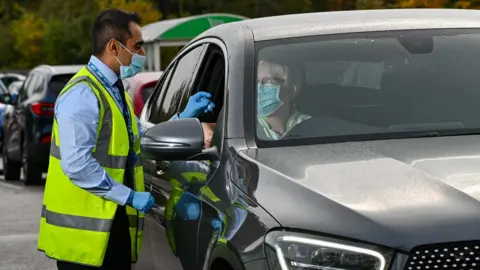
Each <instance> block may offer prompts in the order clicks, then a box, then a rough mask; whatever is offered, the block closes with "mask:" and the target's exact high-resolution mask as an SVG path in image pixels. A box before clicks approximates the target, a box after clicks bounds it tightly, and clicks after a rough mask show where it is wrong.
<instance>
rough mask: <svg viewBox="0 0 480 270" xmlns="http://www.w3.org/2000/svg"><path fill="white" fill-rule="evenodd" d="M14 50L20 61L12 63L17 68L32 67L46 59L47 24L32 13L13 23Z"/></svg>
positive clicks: (27, 13)
mask: <svg viewBox="0 0 480 270" xmlns="http://www.w3.org/2000/svg"><path fill="white" fill-rule="evenodd" d="M11 27H12V38H13V49H14V50H15V51H16V52H18V56H19V59H17V60H16V61H14V62H13V63H12V66H15V67H30V66H32V65H35V64H37V63H40V62H41V61H42V59H44V53H43V52H42V46H43V36H44V33H45V28H46V23H45V21H44V20H43V19H41V18H39V17H37V16H35V14H33V13H31V12H26V13H25V14H24V15H23V16H22V17H21V18H20V19H18V20H16V21H14V22H12V24H11Z"/></svg>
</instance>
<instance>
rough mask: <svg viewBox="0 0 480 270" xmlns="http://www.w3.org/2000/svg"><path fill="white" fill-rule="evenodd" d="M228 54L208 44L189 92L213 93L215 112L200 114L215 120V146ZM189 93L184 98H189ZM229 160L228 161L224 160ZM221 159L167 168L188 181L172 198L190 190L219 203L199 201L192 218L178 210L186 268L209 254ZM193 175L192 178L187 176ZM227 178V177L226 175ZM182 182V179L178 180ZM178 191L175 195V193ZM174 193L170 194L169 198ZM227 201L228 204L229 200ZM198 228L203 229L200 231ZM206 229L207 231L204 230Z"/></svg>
mask: <svg viewBox="0 0 480 270" xmlns="http://www.w3.org/2000/svg"><path fill="white" fill-rule="evenodd" d="M225 59H226V58H225V57H224V54H223V51H222V49H221V48H220V47H219V46H218V45H216V44H208V47H207V49H206V52H205V57H204V58H203V61H202V62H201V63H199V65H200V67H199V72H197V73H196V76H195V78H194V79H193V84H192V86H191V92H190V93H188V96H190V95H192V94H194V93H196V92H198V91H207V92H210V93H211V95H212V101H214V103H215V105H216V106H215V109H214V110H213V112H208V113H203V114H201V115H200V116H199V117H198V118H199V120H200V121H201V122H202V123H216V125H217V126H216V129H215V135H214V140H213V141H214V143H215V144H216V147H217V148H218V149H220V153H222V151H221V149H222V148H223V147H222V143H223V126H224V122H223V121H224V120H223V117H221V115H222V113H223V112H224V111H225V109H224V108H223V103H224V96H225V66H226V63H225ZM188 96H186V97H184V98H183V99H182V100H186V99H187V98H188ZM185 106H186V104H185V103H182V102H178V105H177V104H176V105H175V107H178V109H177V111H182V110H183V109H184V107H185ZM228 156H229V153H226V154H225V156H224V160H226V161H228V160H230V159H229V158H227V157H228ZM224 164H226V163H224ZM222 166H223V165H221V162H220V161H219V160H198V161H196V160H195V161H194V160H189V161H172V162H171V163H170V167H169V168H168V169H167V171H166V172H165V174H166V175H172V177H173V176H174V177H175V178H177V177H180V178H181V177H182V176H181V175H184V176H185V177H184V179H185V180H187V181H188V183H187V184H184V185H182V187H181V190H180V194H178V197H177V198H176V199H173V200H175V201H176V200H178V199H179V198H181V197H182V196H187V194H190V195H193V196H194V197H196V198H197V200H198V202H201V200H203V199H202V198H206V200H210V201H211V202H217V204H216V205H212V204H208V203H203V202H202V203H200V204H199V205H201V211H200V217H199V218H197V219H193V220H185V219H184V217H181V216H180V215H178V214H177V213H175V218H174V219H173V222H172V223H173V225H174V236H175V246H176V250H177V253H178V254H179V258H180V260H181V262H182V266H183V268H184V269H186V270H190V269H192V270H193V269H201V268H202V265H203V263H204V261H205V257H206V256H207V250H208V246H209V242H210V239H211V238H212V237H211V236H212V233H214V230H213V229H212V226H211V222H212V221H213V220H214V219H216V218H218V217H219V216H218V213H219V211H220V212H221V210H217V209H215V207H217V206H218V203H219V202H218V198H217V197H216V194H215V193H212V192H211V191H212V189H210V188H209V186H208V182H209V181H210V179H211V178H212V176H213V175H215V174H216V172H217V170H218V169H219V168H220V167H222ZM187 175H190V176H191V178H190V179H188V176H187ZM223 180H225V179H223ZM179 182H180V181H179ZM176 193H177V192H175V195H174V196H176ZM171 199H172V197H171V198H170V200H171ZM227 205H228V204H227ZM199 232H201V233H200V234H199ZM204 232H205V233H206V234H204Z"/></svg>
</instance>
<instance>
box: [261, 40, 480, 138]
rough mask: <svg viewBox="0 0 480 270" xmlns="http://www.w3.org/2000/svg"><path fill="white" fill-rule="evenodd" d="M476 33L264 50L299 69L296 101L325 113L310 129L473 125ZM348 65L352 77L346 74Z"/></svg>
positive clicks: (478, 58)
mask: <svg viewBox="0 0 480 270" xmlns="http://www.w3.org/2000/svg"><path fill="white" fill-rule="evenodd" d="M479 39H480V36H478V35H474V36H473V38H472V36H471V35H464V36H455V35H453V36H430V37H427V38H425V37H423V36H422V37H421V38H417V37H413V38H411V39H395V38H386V39H380V38H376V39H374V38H372V39H364V38H355V39H346V40H334V41H327V42H322V41H321V42H310V43H299V44H295V45H285V46H278V48H275V47H271V48H268V50H270V51H269V52H268V54H267V55H265V56H264V57H265V58H268V57H269V56H268V55H271V56H270V57H271V59H272V61H276V62H280V63H283V64H286V65H288V66H290V67H294V68H295V69H300V70H301V73H302V74H303V76H302V77H301V78H300V80H301V81H297V82H296V83H297V84H299V85H301V89H302V92H301V93H300V95H299V96H298V97H297V100H296V101H295V105H296V108H297V110H299V111H301V112H302V113H306V114H309V115H311V116H313V117H312V118H316V120H319V119H324V120H323V122H322V121H316V122H315V126H319V125H322V126H323V128H321V129H318V130H317V131H315V133H316V134H315V135H314V136H329V135H348V134H358V133H372V132H384V133H388V132H394V131H415V130H441V129H449V130H451V129H462V128H478V127H480V118H479V117H478V115H480V106H478V104H479V103H480V91H477V89H478V85H479V83H480V76H478V74H477V70H478V67H479V65H478V63H480V54H479V49H478V41H479ZM415 46H417V47H415ZM318 52H322V53H318ZM261 53H262V52H261V51H260V52H259V54H261ZM280 56H281V57H280ZM339 63H342V64H343V66H342V65H339ZM372 64H376V65H372ZM378 67H381V68H378ZM352 70H354V72H353V74H354V75H355V73H356V76H357V78H355V80H350V81H349V80H346V78H345V75H346V74H347V73H348V72H350V71H352ZM360 71H361V72H360ZM350 73H352V72H350ZM369 73H370V74H369ZM312 78H313V79H312ZM295 79H296V80H298V78H295ZM362 80H363V82H362ZM368 80H370V82H369V81H368ZM325 125H327V126H329V128H328V129H325V128H324V127H325ZM343 127H344V128H343ZM292 131H293V130H292ZM304 131H305V132H308V133H305V134H303V135H304V136H307V135H308V136H311V135H313V134H312V129H305V130H304ZM299 133H300V134H301V133H302V132H299ZM297 135H298V133H297Z"/></svg>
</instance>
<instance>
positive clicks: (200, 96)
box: [178, 92, 215, 119]
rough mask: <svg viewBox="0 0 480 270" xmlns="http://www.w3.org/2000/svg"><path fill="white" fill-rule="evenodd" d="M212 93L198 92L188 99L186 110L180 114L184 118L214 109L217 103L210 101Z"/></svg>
mask: <svg viewBox="0 0 480 270" xmlns="http://www.w3.org/2000/svg"><path fill="white" fill-rule="evenodd" d="M211 97H212V95H211V94H210V93H207V92H198V93H196V94H195V95H193V96H191V97H190V98H189V99H188V103H187V106H186V107H185V110H183V112H181V113H180V114H179V115H178V116H179V117H180V118H181V119H182V118H194V117H198V116H199V115H200V114H201V113H202V112H208V111H212V110H213V108H215V104H213V102H212V101H210V98H211Z"/></svg>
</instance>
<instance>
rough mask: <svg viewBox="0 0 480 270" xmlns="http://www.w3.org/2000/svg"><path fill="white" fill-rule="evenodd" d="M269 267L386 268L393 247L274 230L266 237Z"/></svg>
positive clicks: (278, 269) (276, 269) (281, 269)
mask: <svg viewBox="0 0 480 270" xmlns="http://www.w3.org/2000/svg"><path fill="white" fill-rule="evenodd" d="M265 242H266V245H265V248H266V256H267V260H268V264H269V266H270V269H271V270H300V269H302V270H310V269H321V270H385V269H387V267H388V266H389V263H390V260H391V258H392V254H393V251H392V250H390V249H387V248H381V247H376V246H371V245H365V244H360V243H351V242H347V241H343V240H338V239H331V238H323V237H317V236H312V235H309V234H302V233H292V232H285V231H274V232H270V233H269V234H267V236H266V239H265Z"/></svg>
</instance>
